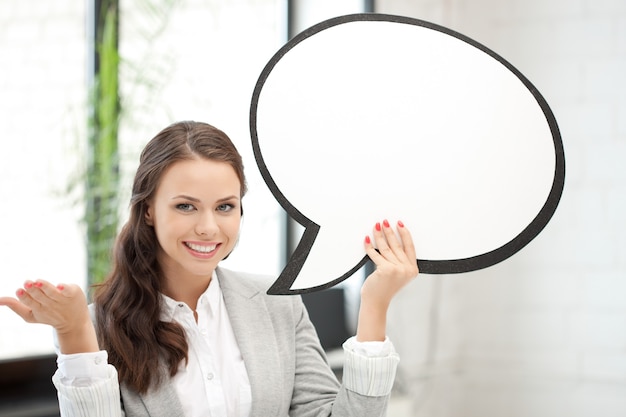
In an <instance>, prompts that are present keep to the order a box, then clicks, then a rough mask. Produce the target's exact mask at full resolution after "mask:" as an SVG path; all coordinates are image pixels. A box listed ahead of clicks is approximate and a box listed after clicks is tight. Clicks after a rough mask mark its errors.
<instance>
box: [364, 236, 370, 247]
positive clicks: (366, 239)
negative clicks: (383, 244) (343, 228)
mask: <svg viewBox="0 0 626 417" xmlns="http://www.w3.org/2000/svg"><path fill="white" fill-rule="evenodd" d="M365 243H367V244H368V245H369V244H370V243H371V240H370V237H369V236H365Z"/></svg>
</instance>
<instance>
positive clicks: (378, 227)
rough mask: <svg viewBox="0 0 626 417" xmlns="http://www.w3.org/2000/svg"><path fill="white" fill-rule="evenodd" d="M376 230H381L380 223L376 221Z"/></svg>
mask: <svg viewBox="0 0 626 417" xmlns="http://www.w3.org/2000/svg"><path fill="white" fill-rule="evenodd" d="M376 230H378V231H379V232H380V223H376Z"/></svg>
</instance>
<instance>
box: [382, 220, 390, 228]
mask: <svg viewBox="0 0 626 417" xmlns="http://www.w3.org/2000/svg"><path fill="white" fill-rule="evenodd" d="M383 225H384V226H385V227H389V222H388V221H387V219H385V220H383Z"/></svg>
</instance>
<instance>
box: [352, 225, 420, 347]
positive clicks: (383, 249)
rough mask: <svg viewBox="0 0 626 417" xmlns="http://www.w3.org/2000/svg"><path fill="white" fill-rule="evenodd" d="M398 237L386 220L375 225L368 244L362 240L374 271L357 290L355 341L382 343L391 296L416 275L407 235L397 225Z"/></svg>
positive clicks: (411, 249)
mask: <svg viewBox="0 0 626 417" xmlns="http://www.w3.org/2000/svg"><path fill="white" fill-rule="evenodd" d="M396 230H397V232H398V236H399V238H398V237H397V236H396V233H395V232H394V229H393V228H392V227H391V225H390V224H389V222H388V221H387V220H384V221H383V222H382V224H381V223H376V226H375V227H374V231H373V236H374V240H373V241H372V240H371V239H370V237H369V236H367V237H366V238H365V251H366V253H367V255H368V256H369V257H370V259H371V260H372V262H374V264H375V265H376V270H375V271H374V272H373V273H372V274H370V276H368V277H367V279H366V280H365V283H364V284H363V287H362V288H361V308H360V312H359V326H358V328H357V339H358V340H359V341H366V340H384V337H385V330H386V318H387V309H388V308H389V305H390V303H391V300H392V299H393V297H394V296H395V295H396V294H397V293H398V292H399V291H400V290H401V289H402V288H403V287H404V286H406V285H407V284H408V283H409V282H411V281H412V280H413V279H414V278H415V277H416V276H417V274H418V273H419V269H418V266H417V260H416V255H415V246H414V245H413V239H412V238H411V233H410V232H409V231H408V230H407V228H406V227H405V226H404V224H402V222H400V221H399V222H398V223H397V228H396Z"/></svg>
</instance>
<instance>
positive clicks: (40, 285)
mask: <svg viewBox="0 0 626 417" xmlns="http://www.w3.org/2000/svg"><path fill="white" fill-rule="evenodd" d="M35 287H37V288H41V287H43V282H35Z"/></svg>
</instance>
